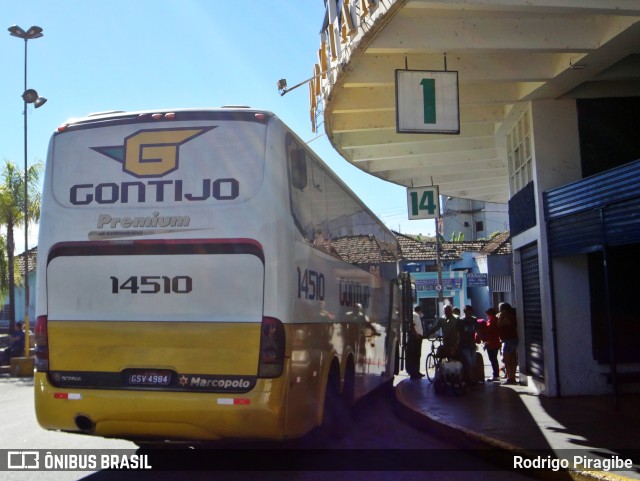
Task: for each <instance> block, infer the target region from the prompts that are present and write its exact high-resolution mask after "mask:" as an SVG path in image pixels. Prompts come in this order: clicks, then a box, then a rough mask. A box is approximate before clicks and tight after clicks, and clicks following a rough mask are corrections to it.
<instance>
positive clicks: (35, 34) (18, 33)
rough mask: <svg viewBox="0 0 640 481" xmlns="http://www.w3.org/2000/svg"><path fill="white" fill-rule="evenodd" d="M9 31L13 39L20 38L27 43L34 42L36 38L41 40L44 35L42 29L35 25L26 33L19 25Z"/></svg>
mask: <svg viewBox="0 0 640 481" xmlns="http://www.w3.org/2000/svg"><path fill="white" fill-rule="evenodd" d="M7 30H9V35H11V36H12V37H18V38H21V39H22V40H25V41H26V40H32V39H34V38H40V37H42V36H43V35H44V34H43V33H42V28H41V27H38V26H37V25H33V26H32V27H30V28H29V30H27V31H26V32H25V31H24V30H23V29H22V28H20V27H18V26H17V25H12V26H11V27H9V28H8V29H7Z"/></svg>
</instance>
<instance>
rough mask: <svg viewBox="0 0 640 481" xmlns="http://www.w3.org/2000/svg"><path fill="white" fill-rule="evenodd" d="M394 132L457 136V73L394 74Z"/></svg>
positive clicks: (419, 72)
mask: <svg viewBox="0 0 640 481" xmlns="http://www.w3.org/2000/svg"><path fill="white" fill-rule="evenodd" d="M396 130H397V131H398V132H400V133H403V132H405V133H438V134H459V133H460V107H459V101H458V72H455V71H451V72H450V71H434V70H396Z"/></svg>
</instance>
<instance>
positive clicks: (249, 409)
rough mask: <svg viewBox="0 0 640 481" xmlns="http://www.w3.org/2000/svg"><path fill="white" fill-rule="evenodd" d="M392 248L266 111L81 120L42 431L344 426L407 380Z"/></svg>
mask: <svg viewBox="0 0 640 481" xmlns="http://www.w3.org/2000/svg"><path fill="white" fill-rule="evenodd" d="M398 259H399V246H398V243H397V240H396V238H395V236H394V235H393V233H392V232H391V231H389V230H388V229H387V228H386V227H385V226H384V225H383V224H382V222H380V221H379V220H378V219H377V218H376V217H375V216H374V215H373V214H372V212H371V211H370V210H369V209H368V208H367V207H366V206H365V205H364V204H363V203H362V202H361V201H360V200H359V199H358V198H357V197H356V196H355V195H354V193H353V192H352V191H351V190H350V189H349V188H348V187H347V186H346V185H345V184H344V183H343V182H342V181H341V180H340V179H339V178H338V177H337V176H336V175H335V174H334V173H333V172H332V171H331V170H330V169H329V168H328V167H327V165H325V164H324V163H323V162H322V161H321V160H320V159H319V158H318V157H317V156H316V155H315V153H314V152H313V151H312V150H311V149H310V148H309V147H308V146H307V145H306V144H305V143H304V142H303V141H301V140H300V138H299V137H297V136H296V135H295V134H294V132H293V131H292V130H291V129H290V128H288V127H287V126H286V125H285V124H284V123H283V122H282V121H281V120H280V119H279V118H278V117H277V116H276V115H274V114H273V113H271V112H267V111H262V110H256V109H251V108H248V107H247V108H240V107H228V108H224V107H223V108H218V109H191V110H190V109H178V110H171V111H140V112H118V111H114V112H105V113H99V114H90V115H88V116H86V117H83V118H77V119H71V120H69V121H68V122H66V123H64V124H63V125H61V126H60V127H59V128H58V129H57V130H56V131H55V132H54V134H53V135H52V138H51V141H50V144H49V149H48V154H47V161H46V168H45V175H44V187H43V194H42V209H41V221H40V225H39V245H38V259H37V272H38V276H37V281H36V324H35V342H36V347H35V364H36V372H35V409H36V414H37V419H38V422H39V424H40V425H41V426H42V427H43V428H45V429H51V430H59V431H65V432H76V433H84V434H89V435H96V436H102V437H113V438H121V439H127V440H131V441H133V442H135V443H137V444H139V445H141V446H143V445H144V446H149V445H154V444H156V443H172V442H173V443H185V442H193V443H198V442H200V443H204V442H215V441H219V440H286V439H290V438H296V437H301V436H304V435H305V434H307V433H309V432H311V431H314V429H315V428H316V427H319V428H320V431H322V430H327V432H329V433H331V434H339V433H340V427H341V426H345V425H346V423H344V419H345V413H348V411H347V410H348V407H349V406H351V405H353V403H354V402H355V401H356V400H358V399H360V398H362V397H363V396H365V395H366V394H367V393H369V392H371V391H372V390H373V389H375V388H377V387H379V386H381V385H383V384H385V383H386V384H387V385H389V384H392V382H393V378H394V374H397V372H398V359H399V349H400V347H399V346H400V344H401V335H402V330H401V323H402V320H401V317H402V314H401V310H402V306H401V302H402V293H401V287H400V286H399V283H398Z"/></svg>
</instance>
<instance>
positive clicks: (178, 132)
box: [91, 127, 215, 177]
mask: <svg viewBox="0 0 640 481" xmlns="http://www.w3.org/2000/svg"><path fill="white" fill-rule="evenodd" d="M214 128H215V127H205V128H194V127H192V128H182V129H156V130H139V131H138V132H136V133H134V134H132V135H130V136H128V137H126V138H125V139H124V145H116V146H105V147H91V148H92V149H93V150H95V151H96V152H99V153H101V154H103V155H106V156H107V157H109V158H111V159H113V160H116V161H118V162H120V163H122V170H123V171H124V172H126V173H128V174H130V175H133V176H134V177H163V176H165V175H167V174H168V173H169V172H173V171H174V170H177V169H178V161H179V156H180V155H179V154H180V146H182V145H184V144H185V143H187V142H189V141H190V140H193V139H195V138H196V137H198V136H199V135H202V134H204V133H206V132H208V131H210V130H212V129H214Z"/></svg>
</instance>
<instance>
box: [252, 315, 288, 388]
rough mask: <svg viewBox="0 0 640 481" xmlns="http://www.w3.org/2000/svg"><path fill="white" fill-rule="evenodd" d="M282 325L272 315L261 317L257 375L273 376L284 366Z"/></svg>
mask: <svg viewBox="0 0 640 481" xmlns="http://www.w3.org/2000/svg"><path fill="white" fill-rule="evenodd" d="M284 342H285V336H284V326H283V325H282V322H280V321H279V320H278V319H275V318H273V317H263V318H262V326H261V328H260V359H259V365H258V377H263V378H265V377H266V378H274V377H278V376H280V375H281V374H282V369H283V367H284Z"/></svg>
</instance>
